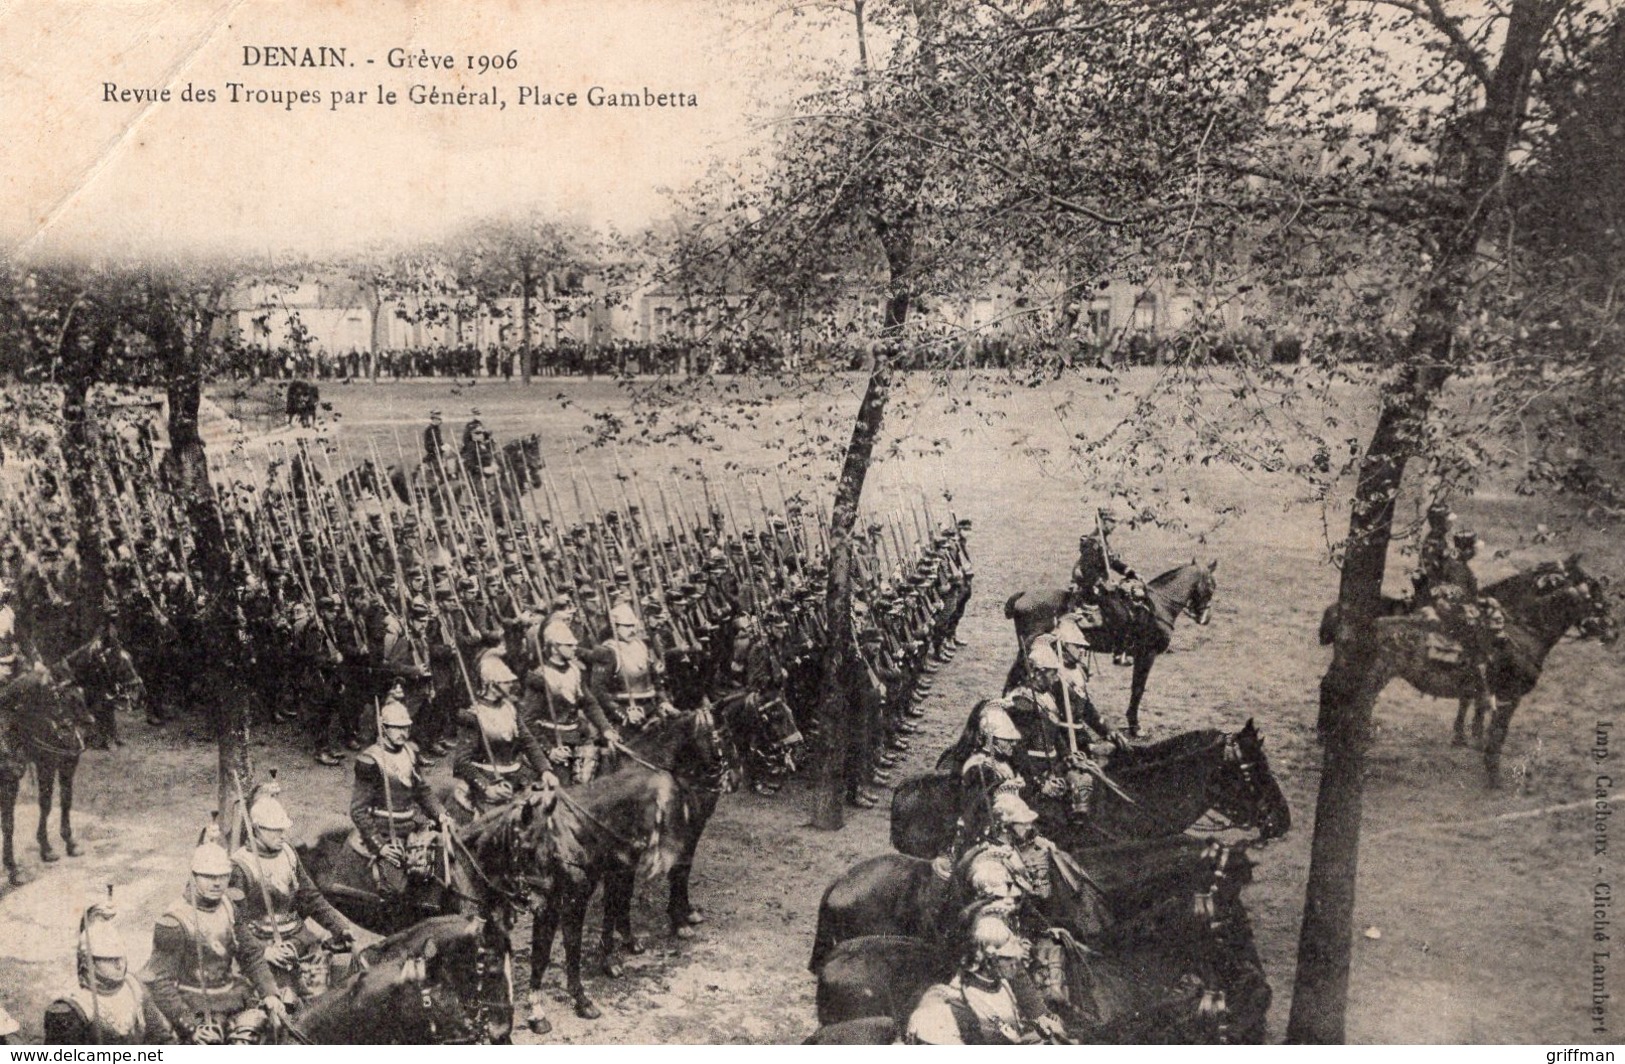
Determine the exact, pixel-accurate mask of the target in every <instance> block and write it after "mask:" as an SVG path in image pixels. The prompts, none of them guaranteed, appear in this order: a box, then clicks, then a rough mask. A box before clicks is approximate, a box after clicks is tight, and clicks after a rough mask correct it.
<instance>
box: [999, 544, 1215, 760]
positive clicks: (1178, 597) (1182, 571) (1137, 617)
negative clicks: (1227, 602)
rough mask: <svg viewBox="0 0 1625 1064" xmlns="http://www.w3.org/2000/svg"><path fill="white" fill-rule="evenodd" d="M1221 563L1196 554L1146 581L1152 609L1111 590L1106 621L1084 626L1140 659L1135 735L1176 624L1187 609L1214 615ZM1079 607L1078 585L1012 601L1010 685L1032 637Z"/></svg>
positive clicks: (1133, 691)
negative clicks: (1154, 667) (1013, 633)
mask: <svg viewBox="0 0 1625 1064" xmlns="http://www.w3.org/2000/svg"><path fill="white" fill-rule="evenodd" d="M1218 567H1219V561H1218V559H1217V558H1215V559H1214V560H1213V561H1211V562H1209V563H1208V564H1206V565H1203V564H1201V563H1200V562H1198V561H1197V560H1196V559H1194V558H1192V559H1191V561H1190V562H1189V563H1188V564H1186V565H1181V566H1178V567H1176V568H1173V569H1170V570H1168V571H1167V572H1165V573H1163V574H1162V575H1161V576H1158V577H1155V578H1153V579H1152V580H1151V581H1149V582H1148V583H1147V584H1146V585H1145V593H1146V600H1147V603H1148V604H1149V606H1150V609H1149V610H1143V609H1136V608H1133V606H1132V604H1131V603H1130V602H1129V600H1128V598H1127V597H1126V596H1125V595H1122V594H1120V593H1117V594H1108V595H1106V596H1104V597H1103V598H1102V599H1101V601H1100V610H1101V622H1100V624H1099V625H1093V626H1090V627H1086V628H1085V629H1084V636H1085V637H1086V638H1088V640H1089V642H1090V645H1091V646H1097V647H1107V648H1111V649H1113V650H1118V651H1122V652H1125V653H1128V654H1130V655H1132V656H1133V658H1134V676H1133V679H1132V681H1131V686H1130V689H1129V701H1128V712H1127V713H1126V714H1125V717H1126V720H1127V723H1128V733H1129V734H1130V735H1131V736H1132V735H1135V734H1137V733H1138V731H1139V728H1140V701H1141V699H1142V698H1144V697H1145V684H1146V680H1147V679H1149V678H1150V676H1151V666H1152V665H1153V664H1155V663H1156V660H1157V655H1159V654H1162V653H1164V652H1165V651H1166V650H1167V649H1168V646H1169V644H1170V643H1171V642H1172V640H1173V635H1174V622H1175V621H1176V620H1178V619H1179V616H1180V614H1182V613H1188V614H1190V615H1191V617H1192V619H1194V620H1195V621H1196V623H1197V624H1201V625H1205V624H1207V623H1208V622H1209V621H1211V620H1212V619H1213V595H1214V592H1215V591H1216V590H1217V587H1218V584H1217V581H1216V580H1215V579H1214V573H1215V572H1216V571H1217V570H1218ZM1079 605H1081V601H1080V600H1079V599H1078V598H1077V590H1076V589H1075V588H1055V589H1048V590H1043V591H1018V592H1016V593H1015V594H1014V595H1011V596H1010V598H1009V599H1008V600H1006V602H1005V604H1004V615H1005V616H1006V617H1008V618H1010V619H1011V620H1012V621H1014V622H1015V626H1016V643H1017V647H1016V660H1015V664H1014V665H1012V666H1011V668H1010V675H1009V680H1008V681H1007V682H1006V684H1005V687H1006V689H1009V688H1010V687H1013V686H1015V684H1016V683H1017V682H1018V680H1019V678H1020V676H1021V673H1022V671H1023V669H1024V666H1025V659H1026V655H1027V648H1028V647H1029V646H1030V645H1031V644H1032V641H1033V640H1034V639H1035V638H1036V637H1038V636H1040V635H1043V634H1044V633H1045V632H1050V631H1053V630H1054V628H1055V622H1056V621H1058V620H1060V618H1061V617H1062V616H1064V615H1065V614H1067V613H1070V612H1072V611H1073V610H1075V609H1077V607H1078V606H1079Z"/></svg>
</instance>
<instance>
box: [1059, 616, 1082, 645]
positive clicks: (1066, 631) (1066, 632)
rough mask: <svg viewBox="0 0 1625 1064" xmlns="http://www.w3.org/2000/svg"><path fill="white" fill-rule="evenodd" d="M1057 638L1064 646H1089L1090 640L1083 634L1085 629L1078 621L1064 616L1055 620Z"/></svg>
mask: <svg viewBox="0 0 1625 1064" xmlns="http://www.w3.org/2000/svg"><path fill="white" fill-rule="evenodd" d="M1055 639H1056V641H1057V642H1059V643H1060V644H1061V645H1062V646H1069V647H1087V646H1088V645H1089V640H1088V638H1087V637H1086V636H1085V635H1084V634H1083V629H1082V628H1080V627H1078V622H1077V621H1075V620H1073V619H1072V618H1071V617H1062V618H1061V619H1060V620H1059V621H1056V622H1055Z"/></svg>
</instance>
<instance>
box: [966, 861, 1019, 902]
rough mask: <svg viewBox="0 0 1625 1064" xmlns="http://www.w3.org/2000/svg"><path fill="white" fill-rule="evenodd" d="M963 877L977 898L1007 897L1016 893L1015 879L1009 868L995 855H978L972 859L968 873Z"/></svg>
mask: <svg viewBox="0 0 1625 1064" xmlns="http://www.w3.org/2000/svg"><path fill="white" fill-rule="evenodd" d="M965 878H966V879H967V880H968V881H969V882H970V889H971V892H972V893H973V894H975V895H976V896H977V897H978V898H1009V897H1013V896H1014V895H1015V893H1016V881H1015V879H1014V878H1012V877H1011V875H1010V869H1009V868H1007V867H1005V864H1004V862H1003V861H1001V860H999V859H998V858H996V857H979V858H977V859H976V860H974V861H972V862H971V866H970V874H969V875H967V876H966V877H965Z"/></svg>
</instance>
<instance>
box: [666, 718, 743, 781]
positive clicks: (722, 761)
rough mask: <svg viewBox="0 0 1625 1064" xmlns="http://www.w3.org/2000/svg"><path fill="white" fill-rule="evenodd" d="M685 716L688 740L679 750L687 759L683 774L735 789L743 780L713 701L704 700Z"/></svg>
mask: <svg viewBox="0 0 1625 1064" xmlns="http://www.w3.org/2000/svg"><path fill="white" fill-rule="evenodd" d="M685 716H686V718H687V721H688V727H687V728H686V730H685V734H686V741H685V742H684V744H683V746H682V747H680V748H679V750H678V756H679V757H681V758H682V759H683V760H682V761H680V762H679V763H680V764H682V765H684V766H685V769H684V772H683V773H681V774H680V775H687V774H689V773H692V777H693V778H694V779H697V780H699V781H702V782H714V783H715V785H716V786H717V787H718V788H719V789H720V790H722V791H724V792H729V791H733V790H735V789H736V788H737V787H738V786H739V780H738V776H737V773H736V772H734V763H733V756H732V748H731V746H730V744H729V742H728V736H727V734H726V733H725V732H724V731H723V729H722V726H721V724H720V723H719V722H718V720H717V715H716V713H715V712H714V711H713V710H712V709H711V706H710V704H709V703H706V702H702V703H700V708H699V709H696V710H695V711H694V712H692V713H689V714H686V715H685Z"/></svg>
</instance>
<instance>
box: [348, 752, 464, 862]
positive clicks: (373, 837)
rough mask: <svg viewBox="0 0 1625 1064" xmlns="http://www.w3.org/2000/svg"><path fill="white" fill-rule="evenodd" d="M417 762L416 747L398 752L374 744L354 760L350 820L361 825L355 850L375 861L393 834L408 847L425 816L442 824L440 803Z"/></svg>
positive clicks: (358, 828)
mask: <svg viewBox="0 0 1625 1064" xmlns="http://www.w3.org/2000/svg"><path fill="white" fill-rule="evenodd" d="M417 758H418V749H417V745H416V744H415V743H405V744H403V745H402V747H401V748H400V749H399V750H393V751H392V750H386V749H385V748H384V744H383V743H374V744H372V745H371V746H369V747H367V748H366V749H365V750H363V751H361V754H360V755H359V756H358V757H357V758H356V759H355V784H354V786H353V787H352V788H351V791H350V820H351V822H352V823H354V824H355V826H356V837H355V839H354V841H353V842H352V845H353V846H354V847H355V848H356V849H357V850H359V851H360V852H362V853H365V854H368V855H371V856H374V857H376V856H377V855H378V852H379V851H380V850H381V849H383V847H384V844H385V843H387V842H389V841H390V839H391V837H392V833H393V837H394V838H396V839H397V841H399V842H400V843H401V844H402V845H405V843H406V837H407V836H408V835H410V834H411V833H412V832H413V831H416V830H418V829H419V828H420V827H422V826H423V817H424V815H425V814H427V816H428V819H430V820H439V819H440V816H441V814H442V810H441V807H440V803H439V801H438V800H436V798H435V796H434V792H433V791H432V790H430V789H429V781H428V780H426V779H424V778H423V774H422V773H421V772H419V771H418V761H417Z"/></svg>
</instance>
